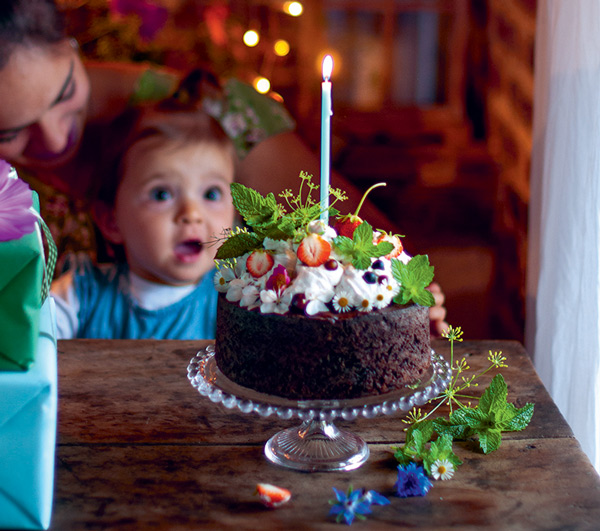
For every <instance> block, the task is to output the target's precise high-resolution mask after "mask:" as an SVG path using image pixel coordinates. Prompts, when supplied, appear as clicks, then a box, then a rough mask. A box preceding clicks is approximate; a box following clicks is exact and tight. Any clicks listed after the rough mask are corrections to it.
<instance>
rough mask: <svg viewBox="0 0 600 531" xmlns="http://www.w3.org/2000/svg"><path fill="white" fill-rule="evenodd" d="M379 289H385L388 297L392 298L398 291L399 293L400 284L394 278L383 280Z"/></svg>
mask: <svg viewBox="0 0 600 531" xmlns="http://www.w3.org/2000/svg"><path fill="white" fill-rule="evenodd" d="M381 289H383V290H385V291H386V292H387V293H388V294H389V297H390V299H393V298H394V297H395V296H396V295H398V293H400V284H398V282H396V281H395V280H384V281H383V283H382V284H381Z"/></svg>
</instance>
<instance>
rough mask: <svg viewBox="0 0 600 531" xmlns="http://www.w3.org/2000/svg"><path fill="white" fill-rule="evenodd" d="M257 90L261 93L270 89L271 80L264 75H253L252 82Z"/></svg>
mask: <svg viewBox="0 0 600 531" xmlns="http://www.w3.org/2000/svg"><path fill="white" fill-rule="evenodd" d="M252 84H253V86H254V88H255V89H256V91H257V92H260V93H261V94H266V93H267V92H269V90H271V82H270V81H269V80H268V79H267V78H266V77H261V76H258V77H255V78H254V82H253V83H252Z"/></svg>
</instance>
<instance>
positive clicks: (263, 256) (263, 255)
mask: <svg viewBox="0 0 600 531" xmlns="http://www.w3.org/2000/svg"><path fill="white" fill-rule="evenodd" d="M274 263H275V261H274V260H273V257H272V256H271V255H270V254H269V253H267V252H266V251H254V252H253V253H252V254H251V255H250V256H249V257H248V258H247V260H246V269H248V271H249V272H250V274H251V275H252V276H253V277H254V278H259V277H262V276H263V275H264V274H265V273H266V272H267V271H270V270H271V268H272V267H273V264H274Z"/></svg>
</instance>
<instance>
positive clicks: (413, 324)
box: [216, 295, 431, 400]
mask: <svg viewBox="0 0 600 531" xmlns="http://www.w3.org/2000/svg"><path fill="white" fill-rule="evenodd" d="M216 337H217V339H216V360H217V364H218V366H219V369H220V370H221V371H222V372H223V373H224V374H225V375H226V376H227V377H228V378H229V379H230V380H232V381H235V382H236V383H238V384H240V385H242V386H244V387H248V388H251V389H255V390H256V391H259V392H262V393H267V394H271V395H277V396H283V397H286V398H291V399H297V400H302V399H333V398H358V397H363V396H369V395H377V394H382V393H387V392H390V391H393V390H396V389H400V388H402V387H404V386H405V385H406V384H407V383H411V382H414V381H416V380H417V379H418V378H420V377H421V376H422V375H423V373H424V372H425V371H426V369H427V368H428V367H429V365H430V363H431V347H430V337H429V312H428V310H427V308H425V307H423V306H417V305H414V304H413V305H411V306H408V307H401V306H397V305H392V306H388V307H387V308H383V309H381V310H378V311H374V312H369V313H361V312H356V311H354V312H351V313H345V314H338V315H335V314H328V315H321V314H318V316H316V317H306V316H304V315H297V314H291V315H278V314H261V313H260V312H256V311H248V310H247V309H245V308H241V307H240V306H238V305H237V304H236V303H232V302H229V301H227V300H226V299H225V296H224V295H219V302H218V311H217V336H216Z"/></svg>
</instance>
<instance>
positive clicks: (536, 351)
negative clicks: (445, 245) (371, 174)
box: [526, 0, 600, 471]
mask: <svg viewBox="0 0 600 531" xmlns="http://www.w3.org/2000/svg"><path fill="white" fill-rule="evenodd" d="M528 253H529V254H528V274H527V327H526V347H527V349H528V351H529V352H530V353H532V354H533V359H534V364H535V367H536V369H537V371H538V373H539V375H540V377H541V379H542V381H543V382H544V384H545V386H546V388H547V389H548V391H549V392H550V394H551V395H552V397H553V399H554V401H555V402H556V404H557V405H558V407H559V409H560V411H561V413H562V414H563V416H564V417H565V418H566V420H567V422H568V423H569V425H570V426H571V428H572V429H573V432H574V434H575V436H576V437H577V439H578V441H579V442H580V444H581V446H582V448H583V450H584V451H585V452H586V454H587V455H588V456H589V458H590V460H591V461H592V463H593V464H594V466H595V467H596V470H599V471H600V436H599V435H600V419H599V415H600V371H599V366H600V322H599V319H600V308H599V306H600V2H598V1H596V0H578V1H576V2H565V1H564V0H544V1H542V2H538V8H537V28H536V52H535V93H534V123H533V151H532V164H531V200H530V210H529V248H528Z"/></svg>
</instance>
